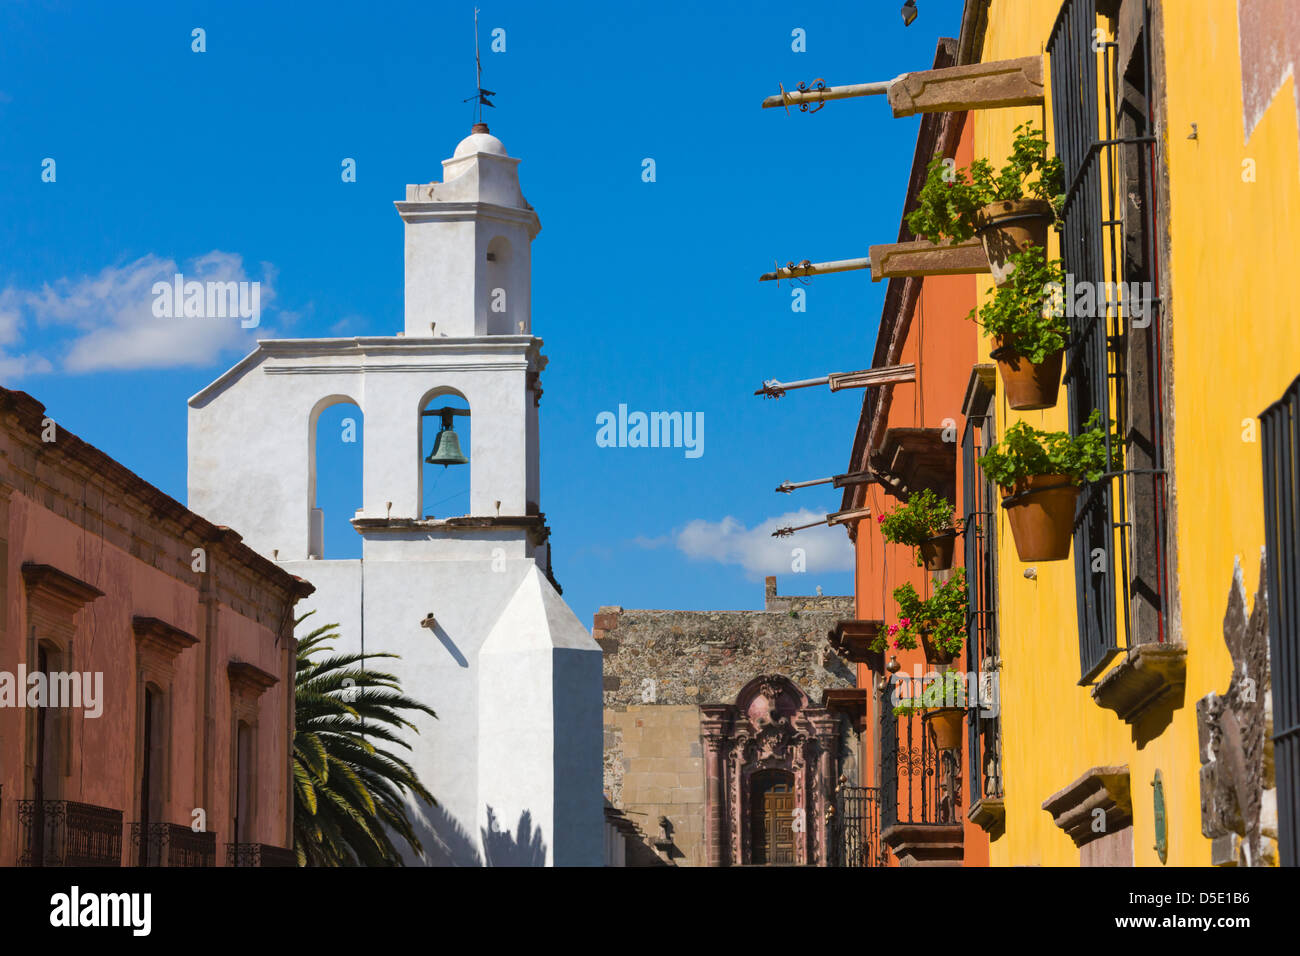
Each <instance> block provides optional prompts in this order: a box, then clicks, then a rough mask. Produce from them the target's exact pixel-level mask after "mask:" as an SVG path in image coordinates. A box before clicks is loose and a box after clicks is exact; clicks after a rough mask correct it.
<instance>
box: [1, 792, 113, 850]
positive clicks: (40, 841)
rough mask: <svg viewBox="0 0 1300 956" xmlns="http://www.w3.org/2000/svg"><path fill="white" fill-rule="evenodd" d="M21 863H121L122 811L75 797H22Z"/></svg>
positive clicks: (20, 803)
mask: <svg viewBox="0 0 1300 956" xmlns="http://www.w3.org/2000/svg"><path fill="white" fill-rule="evenodd" d="M18 825H19V830H20V833H19V840H20V846H21V848H22V853H21V854H20V855H19V858H18V865H19V866H121V865H122V811H120V810H110V809H109V808H107V807H96V806H93V805H92V804H89V803H77V802H76V801H73V800H19V801H18Z"/></svg>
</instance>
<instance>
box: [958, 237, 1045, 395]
mask: <svg viewBox="0 0 1300 956" xmlns="http://www.w3.org/2000/svg"><path fill="white" fill-rule="evenodd" d="M1011 262H1012V263H1013V264H1014V265H1015V269H1014V271H1013V272H1012V273H1011V278H1010V279H1009V280H1008V281H1007V282H1006V284H1004V285H1001V286H998V287H997V288H996V289H993V290H991V291H990V295H991V296H992V300H991V301H989V302H986V303H985V304H984V305H983V306H981V307H980V309H979V310H978V313H977V312H976V310H974V309H972V310H971V312H970V315H969V316H968V318H970V319H972V320H974V321H976V322H978V323H979V324H980V325H981V326H983V327H984V330H985V331H986V332H988V333H989V335H991V336H993V344H994V349H993V352H992V357H993V358H994V359H995V360H996V361H997V363H998V371H999V373H1001V375H1002V384H1003V387H1004V388H1005V389H1006V394H1007V403H1008V404H1009V405H1010V406H1011V407H1012V408H1014V409H1016V410H1017V411H1028V410H1030V409H1036V408H1051V407H1052V406H1053V405H1055V404H1056V392H1057V389H1058V387H1059V386H1060V384H1061V355H1062V353H1063V351H1064V349H1065V340H1066V336H1068V335H1069V333H1070V327H1069V323H1068V322H1067V321H1066V319H1065V315H1064V311H1063V309H1061V307H1060V303H1059V301H1058V300H1057V298H1056V297H1055V296H1054V295H1053V290H1055V289H1061V288H1062V287H1063V286H1064V284H1065V274H1064V273H1063V272H1062V271H1061V264H1060V262H1059V261H1058V260H1053V261H1051V262H1049V261H1048V260H1047V252H1046V250H1044V249H1043V247H1042V246H1031V247H1030V248H1028V249H1026V250H1024V251H1023V252H1017V253H1014V254H1012V256H1011Z"/></svg>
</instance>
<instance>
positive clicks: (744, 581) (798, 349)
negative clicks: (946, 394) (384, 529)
mask: <svg viewBox="0 0 1300 956" xmlns="http://www.w3.org/2000/svg"><path fill="white" fill-rule="evenodd" d="M479 6H480V10H481V13H480V24H481V32H482V37H483V40H482V43H483V67H484V85H485V86H486V87H488V88H489V89H492V90H496V91H497V94H498V95H497V97H496V103H497V108H496V109H495V110H489V111H487V115H486V117H485V118H486V119H487V121H488V122H489V123H490V124H491V127H492V131H493V133H494V134H496V135H498V136H499V137H500V138H501V139H502V141H503V142H504V143H505V145H506V148H507V149H508V150H509V151H510V153H511V155H513V156H518V157H521V158H522V163H521V165H520V167H519V169H520V178H521V181H522V184H523V187H524V192H525V194H526V195H527V197H528V199H529V201H530V202H531V203H532V204H533V206H534V207H536V209H537V210H538V212H539V214H540V216H541V220H542V226H543V229H542V232H541V234H540V235H539V237H538V238H537V240H536V241H535V242H534V244H533V331H534V334H536V335H539V336H541V337H542V338H543V339H544V340H545V342H546V345H545V353H546V354H547V355H548V356H549V357H550V365H549V367H548V368H547V370H546V372H545V373H544V375H543V386H544V388H545V397H544V398H543V400H542V405H541V412H542V502H541V504H542V509H543V510H544V511H545V512H546V514H547V516H548V518H549V521H550V524H551V527H552V543H553V549H554V562H555V573H556V576H557V578H558V580H559V581H560V583H561V584H562V585H563V586H564V589H565V597H566V599H567V600H568V601H569V603H570V605H571V606H572V607H573V609H574V610H575V611H576V612H577V614H578V615H579V617H581V618H582V619H583V620H584V622H585V623H587V624H588V626H590V623H591V617H592V614H593V613H594V612H595V610H596V608H597V607H598V606H600V605H602V604H619V605H622V606H624V607H660V608H673V607H679V608H744V607H754V606H758V605H759V604H760V603H761V601H762V577H763V575H765V574H778V575H779V577H780V588H781V590H782V592H783V593H811V592H812V591H813V589H814V587H816V586H818V585H820V586H821V587H822V588H823V590H824V592H825V593H827V594H836V593H839V594H846V593H851V590H852V575H851V571H850V567H851V553H850V551H849V546H848V543H847V537H846V536H845V535H844V533H843V531H841V530H835V531H830V530H829V529H820V530H814V531H812V532H801V533H800V534H799V535H797V536H795V537H794V538H790V539H785V540H784V541H783V542H778V541H776V539H772V538H770V537H769V536H768V534H767V531H768V530H769V529H770V527H772V526H774V523H775V522H776V520H777V519H779V518H781V517H782V516H785V515H788V514H790V513H791V512H797V511H800V510H803V511H804V513H805V515H807V516H808V519H809V520H811V519H812V518H816V517H819V516H820V515H822V514H824V513H825V512H827V511H831V510H835V509H836V508H838V505H839V495H838V494H837V493H835V492H832V491H830V490H829V489H809V490H806V491H802V492H796V493H795V494H794V495H792V496H789V497H787V496H783V495H777V494H774V493H773V491H772V489H773V488H774V487H775V486H776V485H777V484H779V483H780V482H781V481H782V480H783V479H786V478H789V479H791V480H801V479H807V478H814V477H821V476H825V475H830V474H834V473H837V472H841V471H843V470H844V468H845V465H846V463H847V460H848V454H849V450H850V444H851V441H852V436H853V429H854V425H855V423H856V420H857V414H858V410H859V407H860V403H861V399H862V394H861V392H860V391H858V390H852V391H846V392H840V393H837V394H831V393H830V392H829V391H827V390H826V389H824V388H820V389H809V390H805V391H802V392H795V393H792V394H790V395H788V396H787V397H785V398H783V399H781V400H780V401H775V402H774V401H764V400H762V399H759V398H755V397H753V396H752V392H753V390H754V389H755V388H756V387H758V385H759V384H760V383H761V381H762V380H763V379H765V378H782V379H787V380H789V379H797V378H805V377H812V376H817V375H824V374H826V373H827V372H830V371H844V370H850V369H856V368H862V367H865V366H867V365H869V364H870V355H871V349H872V345H873V343H874V340H875V334H876V326H877V322H878V319H879V315H880V305H881V298H882V295H883V292H884V284H883V283H880V284H873V283H872V282H871V281H870V278H869V276H867V275H866V274H865V273H850V274H845V275H840V276H831V277H824V278H821V279H818V280H816V281H814V282H813V284H812V285H811V286H809V287H808V289H807V290H806V292H807V311H806V312H804V313H795V312H793V311H792V310H791V296H790V289H789V288H787V286H786V284H785V283H782V286H781V288H780V289H777V288H776V287H775V286H774V285H773V284H771V283H763V284H761V285H760V284H759V283H758V282H757V277H758V275H759V274H760V273H761V272H764V271H766V270H768V269H770V268H771V267H772V264H773V261H774V260H779V261H780V262H785V261H787V260H789V259H796V260H798V259H803V258H810V259H812V260H814V261H817V260H825V259H839V258H848V257H852V256H859V255H865V254H866V249H867V246H868V245H870V244H871V243H874V242H882V241H891V240H892V239H893V238H894V237H895V235H896V233H897V229H898V217H899V213H900V206H901V202H902V198H903V189H904V186H905V177H906V175H907V171H908V168H909V165H910V161H911V155H912V149H913V146H914V142H915V136H916V130H917V125H918V121H917V120H916V119H915V118H912V119H905V120H895V119H892V118H891V116H890V113H889V110H888V107H887V106H886V104H885V102H884V101H883V99H881V98H871V99H861V100H850V101H843V102H838V103H832V104H829V105H828V106H826V107H825V108H824V109H823V110H822V111H821V112H818V113H817V114H815V115H812V114H800V113H798V112H797V111H794V112H792V113H791V114H790V115H789V116H786V115H785V114H784V113H783V112H782V111H780V110H761V109H759V108H758V104H759V102H760V101H761V99H762V98H763V97H764V96H766V95H768V94H771V93H775V92H776V91H777V84H778V83H780V82H783V83H785V85H786V86H787V87H790V86H793V85H794V84H796V83H798V82H799V81H801V80H805V81H806V80H812V79H814V78H815V77H824V78H825V79H826V81H827V82H828V83H830V84H842V83H855V82H865V81H868V80H876V79H887V78H890V77H893V76H895V75H897V74H898V73H901V72H904V71H906V70H911V69H924V68H926V67H928V66H929V65H930V63H931V62H932V58H933V53H934V46H935V43H936V40H937V38H938V37H940V36H954V35H956V33H957V30H958V24H959V18H960V9H961V2H960V0H919V2H918V6H919V8H920V17H919V18H918V19H917V21H916V22H915V23H914V24H913V25H912V26H911V27H910V28H907V29H904V27H903V25H902V20H901V18H900V17H899V13H898V8H899V6H901V0H884V2H870V3H859V4H852V5H840V4H825V3H819V4H812V3H791V2H784V3H767V2H763V3H715V4H710V5H707V6H699V5H695V4H685V3H682V4H665V3H642V2H621V3H617V4H610V3H551V4H538V3H523V2H510V3H506V2H497V3H489V2H486V0H482V2H480V4H479ZM307 11H309V14H308V15H306V16H304V13H305V12H307ZM472 15H473V5H472V4H471V3H429V2H425V3H374V4H352V3H347V4H333V3H328V2H326V3H317V4H312V5H310V6H309V7H304V6H302V5H299V4H287V3H283V4H277V3H265V2H261V3H244V2H234V3H232V2H223V3H167V4H154V5H145V4H138V3H130V2H123V3H82V4H71V3H50V4H34V3H24V2H16V3H15V2H11V3H7V4H5V5H4V7H3V8H2V9H0V181H3V182H4V183H5V184H6V185H5V188H4V189H3V190H0V250H3V255H0V383H3V384H4V385H6V386H7V387H10V388H21V389H23V390H24V391H27V392H30V393H31V394H32V395H34V396H35V397H36V398H37V399H39V400H40V401H42V402H44V403H45V404H46V406H47V408H48V410H49V413H50V415H51V416H53V417H54V418H55V420H56V421H58V422H59V423H60V424H61V425H63V426H64V427H66V428H68V429H71V430H72V431H73V432H75V433H77V434H78V435H80V436H81V437H82V438H84V439H86V440H87V441H90V442H91V443H93V444H95V445H97V446H98V447H100V448H102V449H103V450H105V451H106V452H108V453H109V454H111V455H113V456H114V457H115V458H117V459H119V460H120V461H122V462H123V463H124V464H126V465H127V466H128V467H130V468H132V469H133V470H135V471H136V472H138V473H139V474H141V475H142V476H143V477H145V478H146V479H147V480H148V481H150V482H152V483H153V484H155V485H157V486H158V487H160V488H161V489H163V490H164V491H166V492H167V493H169V494H171V495H173V496H174V497H176V498H177V499H179V500H181V501H185V500H186V493H185V441H186V436H185V425H186V404H185V403H186V399H187V398H188V397H189V396H190V395H192V394H194V393H195V392H197V391H198V390H199V389H201V388H202V387H203V386H204V385H206V384H207V383H208V382H210V381H211V380H212V379H214V378H216V377H217V376H218V375H220V374H221V373H222V372H223V371H224V370H226V369H227V368H229V367H230V366H231V365H233V364H234V363H235V362H236V361H237V360H238V359H239V358H240V357H241V356H242V355H243V354H245V353H246V352H247V351H249V349H250V348H251V346H252V344H253V341H254V340H255V338H257V337H311V336H332V335H340V336H344V335H346V336H351V335H392V334H394V333H396V332H397V331H399V330H400V329H401V328H402V324H403V320H402V312H403V305H402V293H403V262H402V224H401V221H400V219H399V218H398V216H397V214H396V212H395V210H394V208H393V205H392V204H393V201H394V200H396V199H400V198H403V190H404V185H405V184H406V183H411V182H427V181H429V180H431V179H436V178H440V176H441V166H440V162H441V160H442V159H444V158H447V157H448V156H450V155H451V151H452V149H453V148H454V146H455V144H456V143H457V142H458V141H459V140H460V139H461V138H462V137H463V136H465V135H466V134H467V133H468V131H469V125H470V123H471V122H472V121H473V117H472V113H471V110H472V107H471V106H470V105H468V104H464V103H462V102H461V100H462V99H464V98H465V97H466V96H468V95H470V94H471V93H472V92H473V89H474V84H473V78H474V74H473V47H472V38H473V33H472V30H473V27H472ZM196 27H200V28H202V29H203V30H205V31H206V46H207V50H206V52H204V53H195V52H193V51H192V50H191V43H192V40H191V31H192V30H193V29H194V28H196ZM498 27H499V28H502V29H504V30H505V31H506V32H505V42H506V50H505V52H504V53H493V52H490V51H489V50H488V41H489V34H490V32H491V31H492V30H493V29H495V28H498ZM796 28H800V29H803V30H804V31H805V32H806V45H807V52H805V53H797V52H794V51H792V49H791V44H792V39H791V33H792V31H793V30H795V29H796ZM345 157H350V158H353V159H355V160H356V164H357V181H356V182H355V183H344V182H343V181H342V178H341V176H340V169H341V163H342V160H343V159H344V158H345ZM46 158H51V159H53V160H54V161H55V167H54V169H55V181H54V182H43V181H42V164H43V161H44V160H45V159H46ZM645 158H652V159H654V161H655V167H656V181H655V182H653V183H647V182H643V180H642V161H643V160H644V159H645ZM173 264H174V267H173ZM174 271H182V272H185V273H186V274H187V275H192V276H202V275H211V276H220V277H224V278H246V279H250V280H258V281H261V282H262V284H263V301H262V308H263V313H262V319H261V325H260V326H259V327H258V328H256V329H241V328H240V327H239V323H238V322H237V321H229V322H225V323H224V324H223V323H222V322H221V320H210V321H211V324H210V325H209V326H208V327H206V328H205V329H204V331H203V332H202V333H200V334H195V333H194V332H193V331H192V328H190V329H188V330H187V331H186V332H184V333H181V334H177V333H176V332H175V330H164V331H163V332H161V333H160V332H159V331H158V330H157V328H156V326H151V325H150V324H149V323H148V322H142V321H140V317H141V316H148V313H149V304H150V302H151V297H150V295H149V285H150V282H151V281H152V278H153V277H154V276H156V275H159V274H166V275H170V274H171V273H172V272H174ZM620 403H621V404H625V405H627V406H628V408H629V409H630V410H643V411H647V412H648V411H682V412H691V413H695V412H702V413H703V415H704V422H705V429H704V454H703V455H701V456H700V457H698V458H687V457H686V456H685V454H684V451H683V449H634V448H622V449H619V448H602V447H598V445H597V443H596V433H597V424H596V418H597V416H598V415H599V414H600V413H601V412H602V411H616V410H617V408H618V406H619V404H620ZM344 412H345V410H344V409H342V408H336V409H334V410H332V412H331V413H330V414H327V415H326V416H324V421H323V424H322V428H325V429H330V430H332V433H334V432H338V430H339V429H340V428H341V419H342V418H343V417H345V414H344ZM322 434H324V433H322ZM357 447H358V446H355V445H353V446H345V445H343V444H341V443H339V442H322V459H321V463H320V470H321V471H322V473H324V474H328V475H329V476H330V477H329V478H328V479H324V480H323V481H322V488H321V500H320V504H322V506H323V507H324V508H325V510H326V514H327V520H328V522H329V523H328V526H327V532H326V534H327V541H329V542H330V546H331V549H330V556H345V555H349V554H351V553H354V549H355V548H356V541H355V540H353V539H352V538H351V535H352V534H353V532H351V530H350V528H349V527H348V526H347V525H346V523H345V522H344V518H345V517H346V516H349V515H350V514H351V511H352V509H353V508H354V507H356V504H355V503H354V501H356V502H357V503H359V483H360V482H359V465H357V464H356V462H357V458H356V448H357ZM446 480H447V482H448V483H447V485H446V486H445V487H443V488H440V492H439V494H440V498H444V499H445V498H447V495H442V494H441V492H442V491H446V492H448V494H449V495H450V499H449V500H448V501H445V502H444V503H443V504H441V505H439V510H440V512H442V513H445V511H446V509H447V508H452V509H453V510H454V503H455V494H456V485H455V480H456V479H454V478H453V477H448V478H447V479H446ZM462 500H463V499H462ZM796 546H802V547H804V548H805V549H806V550H807V560H808V567H807V571H806V572H805V573H802V574H794V573H791V572H790V548H791V547H796Z"/></svg>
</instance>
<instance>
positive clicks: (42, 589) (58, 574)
mask: <svg viewBox="0 0 1300 956" xmlns="http://www.w3.org/2000/svg"><path fill="white" fill-rule="evenodd" d="M23 581H24V582H26V584H27V592H28V594H31V593H32V592H38V593H39V594H41V595H42V596H43V597H46V598H49V599H52V600H54V601H56V602H58V603H60V604H63V605H65V606H66V607H67V608H68V609H69V610H71V611H72V612H73V613H75V612H77V611H79V610H81V608H82V607H83V606H85V605H87V604H89V603H90V602H91V601H94V600H95V599H96V598H101V597H103V596H104V592H103V591H101V590H100V589H99V588H97V587H95V586H94V585H93V584H87V583H86V582H85V581H83V580H81V579H80V578H74V577H73V576H72V575H71V574H68V573H66V572H64V571H60V570H59V569H58V568H56V567H54V566H53V565H51V564H31V563H28V564H24V565H23Z"/></svg>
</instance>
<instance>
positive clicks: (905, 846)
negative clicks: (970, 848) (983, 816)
mask: <svg viewBox="0 0 1300 956" xmlns="http://www.w3.org/2000/svg"><path fill="white" fill-rule="evenodd" d="M962 831H963V827H962V825H961V824H960V823H895V824H894V825H893V826H891V827H886V828H885V830H884V831H883V832H882V833H881V834H880V839H881V840H883V841H884V842H885V844H886V845H887V846H888V847H889V849H890V850H892V851H893V853H894V856H896V857H898V865H899V866H961V863H962V854H963V853H964V852H965V851H964V849H963V843H962Z"/></svg>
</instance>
